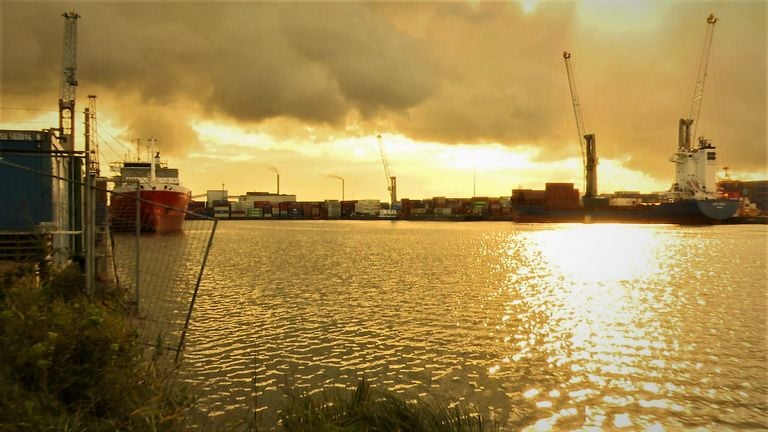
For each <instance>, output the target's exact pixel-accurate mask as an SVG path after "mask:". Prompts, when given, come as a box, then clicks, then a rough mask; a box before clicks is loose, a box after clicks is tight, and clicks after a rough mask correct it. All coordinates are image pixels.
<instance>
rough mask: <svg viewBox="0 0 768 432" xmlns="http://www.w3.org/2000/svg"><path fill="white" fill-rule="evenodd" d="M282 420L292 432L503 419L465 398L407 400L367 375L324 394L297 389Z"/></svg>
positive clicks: (430, 430)
mask: <svg viewBox="0 0 768 432" xmlns="http://www.w3.org/2000/svg"><path fill="white" fill-rule="evenodd" d="M288 393H289V398H288V400H289V401H288V403H287V404H286V406H285V407H284V408H283V410H282V415H281V419H280V423H281V424H282V425H283V428H284V430H285V431H287V432H310V431H313V432H315V431H317V432H341V431H345V432H346V431H350V432H351V431H368V432H376V431H381V432H411V431H412V432H484V431H498V430H499V425H498V424H496V423H491V422H489V421H486V420H484V419H483V417H482V416H481V415H480V414H479V413H478V412H477V410H476V409H474V408H473V407H471V406H469V405H466V404H456V405H449V404H447V403H444V402H440V401H438V400H437V399H436V398H435V397H426V398H420V399H417V400H415V401H408V400H406V399H403V398H401V397H399V396H397V395H395V394H392V393H390V392H385V391H380V390H375V389H373V388H371V386H370V384H369V383H368V381H366V380H365V379H362V380H361V381H360V382H359V383H358V385H357V387H356V388H355V390H352V391H347V392H324V393H321V395H320V396H316V397H312V396H308V395H294V394H291V392H290V391H289V392H288Z"/></svg>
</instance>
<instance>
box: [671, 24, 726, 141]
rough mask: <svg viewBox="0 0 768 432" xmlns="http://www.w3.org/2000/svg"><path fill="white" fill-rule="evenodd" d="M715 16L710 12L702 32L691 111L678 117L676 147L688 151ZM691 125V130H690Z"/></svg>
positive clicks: (698, 110) (696, 114) (697, 109)
mask: <svg viewBox="0 0 768 432" xmlns="http://www.w3.org/2000/svg"><path fill="white" fill-rule="evenodd" d="M716 23H717V18H716V17H715V16H714V15H712V14H710V15H709V16H708V17H707V31H706V33H705V34H704V45H703V47H702V49H701V59H700V61H699V71H698V73H697V75H696V86H695V87H694V88H693V101H692V102H691V111H690V113H689V114H688V118H684V119H680V126H679V130H678V148H679V149H680V150H681V151H690V150H692V149H693V146H692V139H693V137H694V136H696V126H697V124H698V122H699V113H700V112H701V100H702V98H703V97H704V81H705V80H706V78H707V65H708V64H709V51H710V48H711V47H712V37H713V36H714V33H715V24H716ZM691 126H693V131H691Z"/></svg>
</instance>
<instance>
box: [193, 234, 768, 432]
mask: <svg viewBox="0 0 768 432" xmlns="http://www.w3.org/2000/svg"><path fill="white" fill-rule="evenodd" d="M767 240H768V231H767V230H766V227H765V226H755V225H742V226H711V227H685V226H675V225H610V224H605V225H602V224H592V225H588V224H559V225H558V224H551V225H550V224H540V225H524V224H513V223H506V222H472V223H450V222H445V223H442V222H421V223H419V222H403V221H397V222H392V221H224V222H221V223H219V226H218V228H217V233H216V237H215V240H214V245H213V248H212V250H211V252H210V256H209V259H208V265H207V268H206V271H205V277H204V279H203V283H202V286H201V288H200V291H199V295H198V298H197V303H196V305H195V310H194V313H193V316H192V323H191V328H190V330H189V333H188V335H187V345H186V351H185V354H184V362H183V365H182V377H183V379H184V380H185V381H186V382H188V383H189V387H190V389H191V390H192V391H193V392H194V393H196V394H198V395H199V401H198V405H199V407H200V409H201V410H202V411H203V413H204V414H205V416H207V420H206V421H207V422H210V423H211V424H214V423H223V422H231V421H235V420H237V419H239V418H245V419H248V418H253V417H254V416H255V417H256V418H258V419H259V420H260V421H261V422H262V423H263V425H266V426H267V428H270V427H273V426H274V421H275V416H276V413H277V410H278V409H279V407H280V405H281V403H283V401H284V400H285V398H286V395H285V389H286V388H290V389H291V390H292V391H293V392H306V393H310V394H315V393H318V392H322V391H330V390H333V389H344V388H354V387H355V385H356V384H357V383H358V382H359V380H360V378H361V377H365V378H366V379H367V380H369V381H370V383H371V385H372V386H373V387H376V388H380V389H386V390H390V391H392V392H395V393H398V394H401V395H402V397H403V398H405V399H416V398H419V397H425V396H426V395H433V396H435V397H437V398H439V399H442V400H443V401H445V402H446V403H453V402H457V401H461V402H464V403H468V404H472V405H474V406H475V407H477V409H478V410H479V411H480V412H481V413H482V414H483V415H484V416H485V417H486V418H489V419H492V420H494V421H496V422H498V423H499V424H501V425H502V429H503V430H507V431H512V430H562V429H568V430H574V429H579V430H583V429H593V430H615V429H625V430H679V429H699V428H703V429H708V430H744V429H747V430H750V429H751V430H765V429H768V402H767V401H768V347H767V339H766V338H767V335H768V333H767V329H766V325H767V321H768V317H767V312H766V297H767V295H768V294H767V291H766V276H767V274H766V253H767V252H768V249H767V248H766V247H767V246H766V244H767Z"/></svg>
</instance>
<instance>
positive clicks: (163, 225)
mask: <svg viewBox="0 0 768 432" xmlns="http://www.w3.org/2000/svg"><path fill="white" fill-rule="evenodd" d="M140 194H141V202H140V205H139V221H140V222H139V224H140V227H141V231H142V232H156V233H171V232H179V231H181V230H182V225H183V224H184V218H185V217H186V211H187V205H188V204H189V199H190V197H189V194H188V193H185V192H178V191H169V190H142V191H141V192H140ZM136 201H137V200H136V192H135V191H127V192H119V193H115V194H114V195H112V202H111V204H110V206H109V214H110V218H111V220H112V227H113V229H115V230H117V231H135V230H136Z"/></svg>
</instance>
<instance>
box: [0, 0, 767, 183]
mask: <svg viewBox="0 0 768 432" xmlns="http://www.w3.org/2000/svg"><path fill="white" fill-rule="evenodd" d="M662 3H663V2H660V3H658V4H657V3H651V2H647V3H646V6H647V7H648V8H657V11H656V12H655V15H653V16H652V19H650V20H648V19H647V17H646V18H643V17H636V16H635V15H633V12H632V11H631V10H629V11H624V9H623V8H619V7H615V8H612V9H611V12H610V13H603V14H602V15H601V16H603V19H602V21H599V20H592V21H590V18H592V17H594V16H595V14H594V12H595V10H592V11H590V10H589V9H588V8H587V7H588V6H589V5H590V3H588V2H584V3H570V2H542V3H541V4H539V5H538V7H537V8H536V9H535V10H533V11H531V12H530V13H525V12H523V11H522V7H521V5H520V4H519V3H515V2H489V3H485V2H443V3H386V2H382V3H345V2H337V3H249V2H244V3H239V2H234V3H204V2H203V3H194V2H193V3H179V2H169V3H163V2H149V3H144V2H138V3H115V2H97V3H91V2H86V3H80V4H74V8H76V9H77V11H78V12H79V13H80V14H81V15H82V16H83V18H82V20H81V21H80V23H79V25H80V26H79V52H78V57H79V80H80V83H81V86H80V88H79V90H78V91H79V94H80V95H81V97H82V96H84V95H85V94H93V93H95V94H98V95H99V109H100V111H101V112H107V113H109V115H110V116H111V117H113V118H117V119H118V120H119V121H120V122H121V125H125V126H127V127H129V128H130V130H129V131H128V132H127V135H129V136H128V137H130V138H135V137H147V136H149V135H150V134H154V135H155V136H159V137H160V138H161V144H160V147H161V149H163V150H164V151H181V150H184V149H190V147H193V146H194V145H195V140H196V134H195V132H194V130H193V129H192V128H191V126H190V122H191V121H193V120H195V119H200V120H212V119H213V120H221V121H223V122H226V123H231V122H232V121H235V122H239V123H241V124H249V125H256V124H260V122H263V121H264V120H268V119H276V118H277V119H289V120H290V122H288V123H286V124H287V125H301V124H302V122H307V123H310V124H315V125H318V124H322V125H323V126H324V127H339V130H343V127H344V126H345V125H347V123H348V122H349V121H350V119H353V121H355V122H359V126H360V128H362V129H363V130H361V131H358V133H364V134H371V135H373V134H375V133H376V132H381V131H384V132H390V133H396V132H399V133H403V134H405V135H407V136H409V137H411V138H414V139H417V140H430V141H437V142H445V143H477V142H499V143H502V144H506V145H510V146H515V145H536V146H539V147H540V148H541V150H542V151H541V158H542V159H556V158H562V157H567V156H576V155H578V150H576V149H575V148H572V147H569V145H568V144H567V143H569V142H572V143H573V144H572V145H573V146H575V145H576V144H575V136H576V133H575V125H574V123H573V120H572V119H573V112H572V107H571V105H570V99H569V96H568V84H567V79H566V75H565V68H564V65H563V59H562V57H561V53H562V51H563V50H569V51H572V52H573V54H574V57H573V61H574V65H575V69H576V71H577V78H578V85H579V94H580V96H581V98H582V108H583V112H584V117H585V120H586V123H587V128H588V129H589V130H590V131H591V132H594V133H596V134H597V136H598V148H599V151H600V155H601V157H604V158H618V159H623V160H629V162H628V163H629V164H630V166H632V167H634V168H638V169H642V170H643V171H646V172H649V173H651V174H653V175H664V176H666V175H669V174H670V172H671V170H670V168H669V167H668V164H665V163H664V161H665V160H666V156H667V155H668V154H669V153H670V152H671V151H673V150H674V145H675V142H676V139H677V138H676V133H677V131H676V128H677V119H678V118H679V117H680V116H683V115H686V114H687V110H688V106H689V105H690V98H691V91H692V89H693V86H694V80H695V76H696V68H697V66H698V60H699V53H700V49H701V43H702V40H703V35H704V30H705V18H706V16H707V15H708V14H709V13H715V14H717V15H718V16H719V17H720V18H721V23H719V24H718V26H717V28H716V31H715V42H714V45H713V53H712V65H711V69H710V81H709V82H708V83H707V88H706V89H705V96H704V108H703V110H702V118H701V119H700V121H699V124H700V128H699V129H698V131H699V132H700V133H702V134H706V135H709V136H711V137H713V138H715V139H716V140H717V141H722V143H723V144H719V143H717V144H718V145H720V151H721V153H723V152H724V151H725V153H726V155H728V156H729V157H730V160H728V161H727V162H728V163H729V164H730V165H731V166H732V167H735V166H738V167H739V168H740V169H742V170H764V169H765V166H766V150H765V143H766V133H765V129H766V125H765V122H766V120H765V117H766V107H765V94H766V85H765V76H766V66H765V63H766V24H765V16H766V5H765V3H763V2H730V3H725V2H715V3H704V2H682V3H677V4H673V5H672V6H668V5H666V3H664V4H665V6H664V7H663V8H659V7H658V5H659V4H662ZM585 5H586V6H585ZM610 5H611V3H610V2H608V3H606V4H604V5H603V6H610ZM71 7H72V5H70V4H69V3H22V2H18V3H15V2H4V3H0V11H1V12H2V18H1V19H2V29H1V32H0V33H1V35H2V97H3V104H4V105H8V104H9V103H18V104H24V105H27V106H34V105H37V106H41V107H45V106H50V107H51V108H52V109H55V101H56V99H57V92H58V82H59V75H58V71H59V62H60V55H61V54H60V53H61V45H62V28H63V18H61V13H62V12H63V11H64V10H66V9H70V8H71ZM644 20H646V21H647V22H648V24H647V25H646V26H645V27H642V26H638V25H637V23H638V22H639V23H640V24H642V23H643V22H645V21H644ZM83 100H84V98H82V99H81V106H84V104H83V102H82V101H83ZM35 101H37V102H36V103H35ZM718 110H719V111H718ZM714 125H719V126H717V127H714ZM158 129H164V130H158ZM290 129H291V127H285V128H284V130H285V133H286V134H290V133H291V131H290ZM368 129H370V130H368ZM273 130H280V128H273ZM340 133H344V132H340ZM163 135H169V136H171V137H173V138H172V139H168V138H165V139H163ZM564 143H565V145H564ZM729 149H730V150H729Z"/></svg>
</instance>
